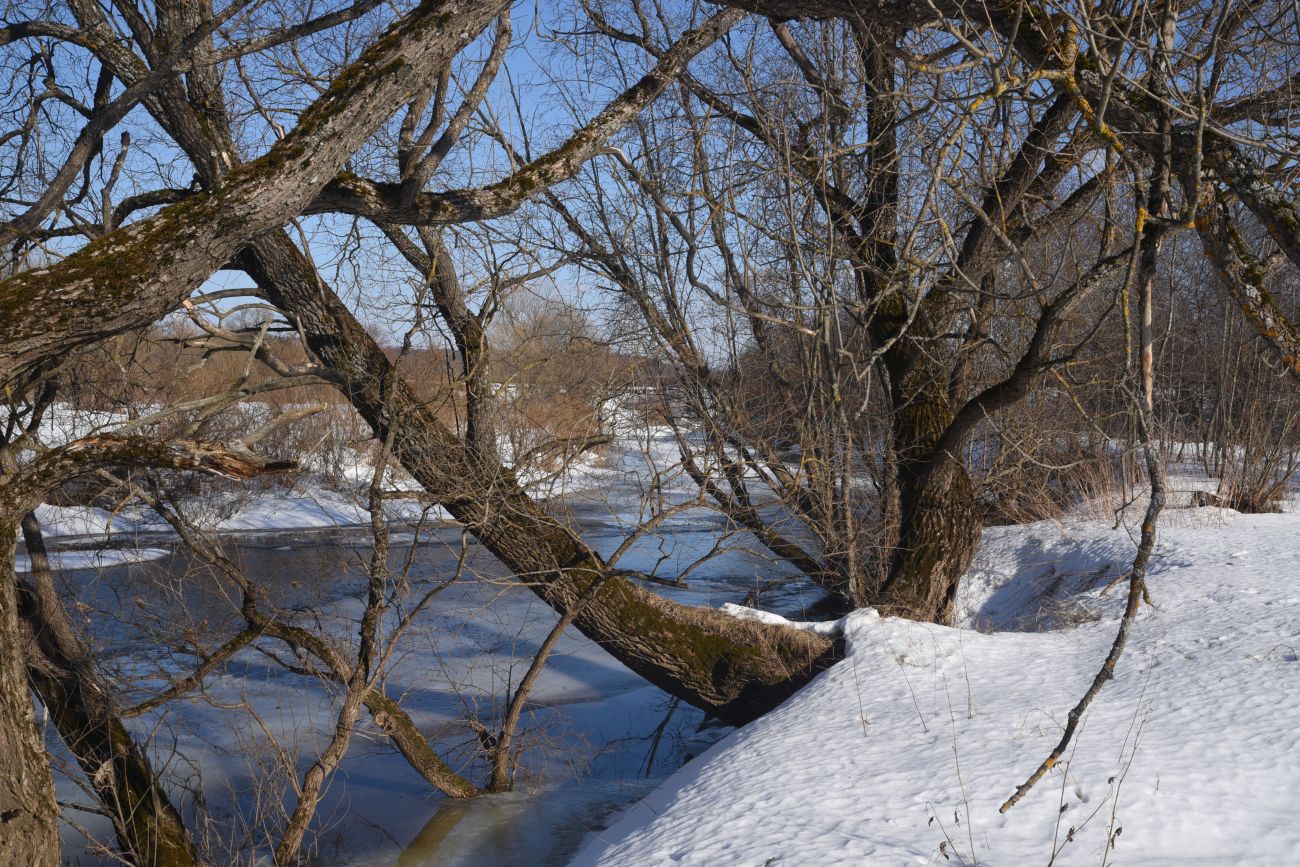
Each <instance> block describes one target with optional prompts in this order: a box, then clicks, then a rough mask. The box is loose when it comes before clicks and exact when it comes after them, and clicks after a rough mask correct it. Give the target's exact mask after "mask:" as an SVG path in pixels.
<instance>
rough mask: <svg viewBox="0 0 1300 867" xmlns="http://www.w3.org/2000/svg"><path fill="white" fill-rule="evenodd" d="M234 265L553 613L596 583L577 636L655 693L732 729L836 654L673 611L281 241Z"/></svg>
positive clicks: (261, 243)
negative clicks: (526, 481)
mask: <svg viewBox="0 0 1300 867" xmlns="http://www.w3.org/2000/svg"><path fill="white" fill-rule="evenodd" d="M240 264H241V267H243V268H244V269H245V270H246V271H247V272H248V273H249V274H250V275H251V276H252V277H253V279H254V280H256V281H257V283H258V285H259V286H261V287H263V289H264V291H266V293H267V295H268V297H269V298H270V300H271V301H272V303H274V304H275V305H276V306H278V307H280V308H281V309H283V310H285V311H286V312H288V313H289V314H290V315H291V316H292V317H293V319H294V321H295V322H296V323H298V325H299V327H300V328H301V329H302V331H303V334H304V336H305V338H306V340H307V344H308V346H309V347H310V349H311V351H312V352H313V353H314V354H315V355H316V356H317V357H318V358H320V360H321V361H322V362H323V363H324V364H326V365H328V366H329V367H331V368H333V369H334V370H335V371H337V372H338V373H339V374H340V375H341V376H342V378H343V384H342V385H341V386H340V387H341V388H342V389H343V391H344V392H345V393H346V394H347V396H348V398H349V399H350V401H351V402H352V405H353V406H354V407H355V408H356V410H357V412H358V413H360V415H361V416H362V417H363V418H364V419H365V420H366V421H367V422H368V423H369V424H370V426H371V427H372V428H373V430H374V432H375V435H376V436H377V437H379V438H380V439H385V438H387V437H389V436H391V437H392V442H393V455H394V457H395V458H396V459H397V460H398V461H399V462H400V463H401V464H402V466H403V467H404V468H405V469H406V470H407V472H409V473H410V474H411V475H412V476H413V477H414V478H415V479H416V481H418V482H419V483H420V484H421V486H423V488H424V489H425V491H426V492H427V493H429V494H430V495H431V496H432V497H433V499H434V500H436V501H437V502H439V503H440V504H441V505H443V506H444V507H445V508H446V509H447V511H449V512H450V513H451V514H452V515H453V516H454V517H455V518H456V519H457V520H458V521H460V522H461V523H463V524H464V525H465V526H466V527H468V528H469V530H470V531H471V532H472V533H473V534H474V536H475V537H476V538H477V539H478V540H479V542H480V543H482V544H483V546H484V547H485V548H487V549H488V550H489V551H491V552H492V553H493V554H494V555H496V557H497V558H498V559H500V560H501V561H502V562H503V563H504V564H505V565H506V566H507V567H509V568H510V569H511V570H512V571H513V572H514V573H515V575H516V576H517V577H518V578H519V580H521V581H524V582H526V583H527V585H528V586H529V587H530V588H531V589H532V590H533V591H534V592H536V593H537V594H538V595H539V596H541V597H542V599H544V600H545V601H546V602H547V604H549V605H550V606H551V607H552V608H554V609H555V610H556V611H558V612H561V613H563V612H565V611H567V610H568V609H569V607H570V606H572V605H574V604H575V603H576V602H577V601H578V600H579V599H580V598H582V597H583V595H584V594H585V593H586V592H587V591H588V589H589V588H591V587H592V585H593V583H599V584H600V586H599V588H598V589H597V590H596V591H595V593H594V595H593V596H592V598H591V599H590V600H589V601H588V602H587V603H586V604H585V605H583V606H582V610H581V611H580V612H579V613H578V615H577V617H576V618H575V621H574V622H575V625H576V626H577V627H578V629H579V630H580V631H581V632H582V633H583V634H584V635H586V636H587V637H588V638H591V639H592V640H594V641H595V642H597V643H598V644H600V645H601V647H603V648H604V649H605V650H607V651H608V652H609V653H610V654H611V655H612V656H614V657H615V658H616V659H618V660H619V661H620V662H622V663H623V664H624V665H626V666H627V667H628V668H630V669H632V670H633V671H635V672H636V673H637V674H639V675H641V676H642V677H644V678H645V679H646V680H648V681H650V682H651V683H653V684H654V685H655V686H658V687H659V688H661V689H663V690H664V691H666V692H668V693H671V694H672V695H675V696H677V697H679V698H681V699H683V700H684V701H687V702H689V703H691V704H693V705H695V706H696V707H699V708H701V709H703V710H706V711H708V712H709V713H712V714H714V715H715V716H717V717H719V718H720V719H722V720H724V721H726V722H729V723H733V724H742V723H745V722H748V721H750V720H752V719H754V718H756V717H758V716H760V715H762V714H763V713H766V712H767V711H768V710H770V709H772V708H773V707H775V706H776V705H777V704H779V703H780V702H781V701H783V700H784V699H785V698H787V697H788V696H789V695H791V694H792V693H793V692H794V691H795V690H796V689H798V688H799V687H800V686H802V685H803V684H804V683H806V682H807V681H808V680H809V679H810V678H811V677H812V676H813V675H814V674H815V673H816V672H818V671H820V670H821V669H822V668H824V667H825V666H826V665H828V664H829V663H830V662H831V661H833V659H834V657H835V651H836V649H835V646H834V645H833V643H832V642H831V641H829V640H828V639H826V638H824V637H820V636H814V635H811V634H810V633H806V632H799V631H795V630H791V629H785V628H781V627H773V626H768V625H764V624H757V623H752V622H748V621H741V620H738V619H736V618H733V617H730V616H728V615H725V614H722V613H720V612H717V611H713V610H710V609H704V608H696V607H691V606H685V605H679V604H677V603H674V602H671V601H668V600H666V599H664V598H662V597H660V596H659V595H657V594H655V593H652V592H650V591H648V590H645V589H643V588H641V587H638V586H637V585H635V584H633V583H632V582H631V581H628V580H627V579H625V578H622V577H619V576H617V575H614V574H612V573H611V570H609V569H608V568H607V567H606V565H605V563H604V562H603V561H602V560H601V558H600V557H599V556H598V555H597V554H596V553H595V552H594V551H592V550H591V549H590V548H589V547H588V546H587V545H586V544H585V543H584V542H583V541H582V540H581V539H580V538H579V537H578V536H577V535H576V534H575V533H574V532H573V531H572V530H570V529H569V528H568V527H566V526H564V525H563V524H561V523H560V522H558V521H557V520H556V519H555V518H553V517H552V516H550V515H548V514H546V513H545V512H544V511H542V510H541V508H540V507H538V505H537V504H536V503H534V502H533V501H532V500H531V499H530V498H529V497H528V495H527V494H526V493H525V492H524V490H523V489H522V488H521V487H520V485H519V483H518V481H517V480H516V479H515V478H514V476H513V475H512V474H511V473H510V472H509V471H508V470H507V469H505V468H504V467H502V466H501V465H500V464H499V463H498V462H496V461H494V460H491V459H489V458H485V457H483V456H480V455H476V454H475V453H474V452H473V451H472V450H471V449H468V448H467V447H466V446H465V444H464V443H463V442H462V441H461V440H460V439H459V438H458V437H456V436H455V435H454V434H453V433H452V432H451V431H449V430H447V428H446V427H445V426H444V425H443V424H442V422H441V421H440V420H439V419H438V418H437V416H436V415H434V414H433V413H432V412H431V411H430V410H429V409H428V407H427V406H425V405H424V404H423V403H422V402H420V401H419V400H418V399H417V398H416V396H415V395H414V394H413V393H412V392H411V390H410V388H409V387H408V386H407V384H406V383H405V381H404V380H403V379H402V378H401V376H400V375H397V374H396V373H395V372H394V371H393V370H392V362H391V361H390V360H389V359H388V357H387V355H385V353H384V352H383V350H382V349H381V348H380V346H379V344H378V343H376V342H375V340H374V338H372V337H371V336H370V335H369V333H368V332H367V331H366V330H365V328H364V327H363V326H362V325H361V324H360V323H359V322H358V321H357V320H356V318H355V317H354V316H353V315H352V313H351V311H349V310H348V309H347V307H346V306H345V305H344V304H343V303H342V302H341V301H340V300H339V299H338V298H337V296H335V295H334V294H333V293H332V292H331V291H329V289H328V288H327V287H325V286H323V285H322V284H321V282H320V281H319V279H318V278H317V276H316V274H315V272H314V270H312V268H311V265H310V263H308V262H306V261H305V260H304V258H303V256H302V253H301V252H299V250H298V249H297V248H296V247H295V246H294V245H293V243H292V241H290V240H289V238H288V237H287V236H286V235H284V234H283V233H271V234H268V235H264V236H263V237H261V238H259V239H258V240H257V241H256V242H255V243H254V244H252V245H251V246H250V247H249V249H248V250H247V251H246V252H245V254H244V255H243V256H242V257H241V261H240Z"/></svg>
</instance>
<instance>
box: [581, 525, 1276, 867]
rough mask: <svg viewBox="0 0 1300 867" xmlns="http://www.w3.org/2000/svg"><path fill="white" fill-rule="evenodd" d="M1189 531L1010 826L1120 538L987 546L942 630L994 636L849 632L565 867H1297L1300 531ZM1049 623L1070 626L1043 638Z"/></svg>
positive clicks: (1074, 673) (1105, 632)
mask: <svg viewBox="0 0 1300 867" xmlns="http://www.w3.org/2000/svg"><path fill="white" fill-rule="evenodd" d="M1199 511H1202V512H1205V513H1207V520H1202V521H1199V522H1198V521H1195V520H1191V521H1186V520H1185V521H1182V522H1181V523H1183V524H1184V525H1185V526H1179V527H1173V528H1170V529H1167V530H1165V531H1164V532H1162V535H1161V544H1160V547H1159V553H1158V557H1157V560H1156V563H1155V568H1154V572H1153V574H1152V576H1151V579H1150V582H1149V584H1150V588H1151V592H1152V596H1153V600H1154V603H1155V607H1154V608H1144V609H1143V611H1142V612H1141V614H1140V616H1139V620H1138V623H1137V624H1136V628H1135V632H1134V634H1133V636H1132V638H1131V640H1130V643H1129V648H1128V651H1127V653H1126V654H1125V656H1124V658H1123V659H1122V660H1121V662H1120V665H1119V668H1118V671H1117V676H1116V678H1115V679H1114V680H1113V681H1112V682H1111V683H1109V684H1108V685H1107V686H1106V688H1105V689H1104V690H1103V691H1102V692H1101V695H1100V697H1099V698H1098V700H1097V702H1096V703H1095V704H1094V705H1093V708H1092V709H1091V711H1090V713H1089V714H1088V715H1087V717H1086V718H1085V720H1084V722H1083V725H1082V727H1081V730H1080V736H1079V738H1078V739H1077V741H1076V743H1075V745H1074V747H1073V748H1072V749H1071V750H1070V751H1068V752H1067V753H1066V757H1065V758H1064V759H1063V760H1062V761H1061V763H1060V764H1059V765H1058V766H1057V768H1056V769H1054V770H1053V771H1052V772H1051V773H1049V775H1048V776H1047V777H1046V778H1044V779H1043V780H1042V781H1041V782H1040V783H1039V784H1038V786H1037V787H1036V788H1035V789H1034V790H1033V791H1032V792H1031V793H1030V794H1029V795H1028V796H1027V797H1026V798H1025V800H1024V801H1022V802H1021V803H1020V804H1019V805H1018V806H1017V807H1015V808H1013V809H1012V810H1011V811H1010V812H1008V813H1006V814H1000V813H999V812H998V807H999V806H1000V804H1001V803H1002V802H1003V801H1004V800H1005V799H1006V798H1007V797H1008V796H1009V795H1010V794H1011V793H1012V791H1014V789H1015V787H1016V786H1017V785H1019V784H1020V783H1021V782H1022V781H1023V780H1024V779H1025V778H1026V777H1027V776H1028V775H1029V773H1030V772H1031V771H1032V770H1033V769H1034V768H1035V767H1037V765H1038V763H1039V762H1041V761H1042V759H1043V758H1045V757H1046V756H1047V754H1048V752H1049V751H1050V750H1051V748H1052V746H1054V745H1055V743H1056V741H1057V739H1058V738H1059V736H1060V732H1061V727H1062V725H1063V724H1064V722H1065V714H1066V712H1067V711H1068V709H1069V708H1070V707H1071V706H1073V704H1074V703H1075V701H1076V700H1077V699H1078V697H1079V696H1080V695H1081V694H1082V692H1083V690H1084V689H1085V688H1086V686H1087V684H1088V683H1089V682H1090V680H1091V678H1092V677H1093V674H1094V673H1095V671H1096V670H1097V668H1098V666H1099V665H1100V663H1101V661H1102V659H1103V658H1104V656H1105V653H1106V650H1107V648H1108V647H1109V645H1110V641H1111V639H1112V637H1113V633H1114V627H1115V621H1116V619H1117V618H1118V616H1119V610H1120V608H1121V606H1122V604H1123V595H1124V586H1123V585H1118V586H1116V587H1114V588H1113V589H1111V590H1109V592H1107V593H1105V594H1104V595H1103V589H1104V588H1105V587H1106V586H1107V585H1108V584H1110V583H1111V582H1112V581H1114V579H1115V578H1116V577H1117V576H1118V575H1120V574H1122V572H1123V571H1124V569H1126V568H1127V565H1128V561H1129V558H1130V557H1131V555H1132V551H1133V542H1132V539H1131V537H1130V535H1129V534H1128V533H1127V532H1126V531H1125V530H1123V529H1120V530H1118V531H1112V530H1110V529H1109V528H1108V527H1105V526H1102V525H1097V524H1076V525H1072V526H1068V527H1060V526H1054V525H1050V524H1037V525H1029V526H1022V527H1009V528H997V529H994V530H990V531H989V532H988V533H987V534H986V537H985V544H984V546H983V550H982V551H981V555H980V557H979V559H978V561H977V563H976V564H975V567H974V568H973V569H972V572H971V575H970V577H969V580H968V581H967V582H966V586H965V588H964V589H963V593H962V596H961V598H960V599H959V614H960V617H961V622H962V623H963V625H964V626H970V625H971V624H979V625H981V626H983V627H984V628H986V629H987V628H990V627H992V628H997V629H1000V630H1004V631H998V632H991V633H989V632H980V631H976V630H974V629H971V628H962V629H952V628H945V627H939V626H933V625H927V624H919V623H912V622H908V621H905V620H898V619H893V618H885V619H881V618H878V617H876V616H875V614H874V613H872V612H858V613H856V614H854V615H851V616H850V617H849V618H848V619H847V620H846V621H845V622H844V623H843V624H842V625H843V628H844V630H845V634H846V639H847V643H848V655H847V658H846V659H845V660H844V661H843V662H841V663H839V664H838V665H836V666H834V667H833V668H832V669H830V670H829V671H827V672H825V673H824V674H823V675H821V676H820V677H818V678H817V679H816V680H815V681H814V682H813V683H811V684H810V685H809V686H808V687H806V688H805V689H804V690H802V691H801V692H800V693H799V694H798V695H797V696H795V697H794V698H793V699H791V700H790V701H788V702H787V703H786V704H785V705H783V706H782V707H781V708H779V709H777V710H776V711H775V712H773V713H771V714H769V715H768V716H766V717H764V718H763V719H761V720H759V721H757V722H756V723H754V724H752V725H750V726H747V727H745V728H743V729H741V730H739V731H737V732H735V733H733V734H732V735H730V736H729V737H727V738H726V739H725V740H723V741H721V742H720V743H718V744H717V745H715V746H714V747H713V748H712V749H710V750H709V751H708V752H706V753H705V754H704V755H702V756H700V757H699V758H698V759H696V760H695V761H693V762H692V763H690V764H689V765H687V766H686V767H684V768H682V769H681V770H680V771H679V772H678V773H677V774H675V775H674V776H673V777H671V778H670V779H669V780H668V781H667V782H666V783H665V784H664V785H663V786H662V787H661V788H659V789H658V790H656V791H655V792H654V793H653V794H651V795H650V796H649V797H647V798H646V799H644V800H643V801H641V802H640V803H638V804H637V805H635V806H634V807H632V808H631V809H630V810H629V811H628V812H627V813H625V814H624V815H623V817H622V818H621V819H619V820H618V821H617V822H616V823H615V824H614V825H613V826H612V827H610V828H609V829H607V830H606V831H603V832H601V833H599V834H597V835H595V836H594V837H593V839H592V840H591V841H590V842H589V843H588V844H587V846H586V847H585V848H584V849H583V850H582V851H581V852H580V853H579V855H578V857H577V859H576V860H575V861H574V862H573V863H574V864H575V865H597V864H599V865H642V864H644V865H650V864H700V865H704V864H707V865H731V864H745V865H765V864H770V865H778V864H781V865H833V864H844V865H850V864H851V865H863V864H872V865H877V864H884V865H892V864H973V863H975V862H978V863H980V864H998V865H1018V864H1031V863H1032V864H1046V863H1048V861H1049V860H1051V858H1052V857H1053V853H1056V862H1055V863H1057V864H1078V863H1085V864H1104V863H1118V864H1192V863H1196V864H1260V865H1265V864H1267V865H1277V864H1293V863H1297V858H1298V857H1300V855H1298V853H1300V823H1297V822H1296V821H1295V811H1296V807H1295V804H1296V802H1297V799H1298V798H1300V750H1298V749H1297V748H1298V747H1300V743H1297V741H1300V726H1298V725H1297V719H1300V661H1298V657H1297V653H1298V652H1300V586H1297V585H1296V569H1295V567H1296V564H1297V563H1300V516H1297V515H1267V516H1240V517H1235V518H1232V517H1229V518H1224V517H1223V516H1222V515H1221V514H1218V513H1217V510H1199ZM1211 511H1215V512H1216V514H1215V515H1212V516H1211V515H1208V513H1209V512H1211ZM1198 523H1199V524H1201V526H1197V524H1198ZM1044 610H1047V611H1048V612H1049V613H1051V614H1052V615H1053V616H1054V617H1057V618H1058V619H1056V620H1052V618H1050V617H1049V618H1047V619H1046V620H1045V619H1044ZM1062 613H1063V616H1062ZM1092 618H1098V619H1096V620H1092ZM1090 621H1091V622H1090ZM1062 623H1078V624H1079V625H1075V626H1073V627H1071V628H1065V629H1059V628H1058V629H1053V630H1050V631H1043V629H1044V626H1045V624H1052V625H1057V626H1059V625H1061V624H1062ZM1008 630H1019V631H1008ZM1108 846H1109V847H1111V848H1110V851H1109V854H1108V855H1107V854H1106V850H1107V847H1108ZM1103 856H1105V857H1103ZM1107 859H1109V860H1107Z"/></svg>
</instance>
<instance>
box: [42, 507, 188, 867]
mask: <svg viewBox="0 0 1300 867" xmlns="http://www.w3.org/2000/svg"><path fill="white" fill-rule="evenodd" d="M22 530H23V539H24V541H25V542H26V543H27V553H28V556H29V557H30V558H31V560H32V580H31V582H27V581H18V582H17V586H18V610H19V616H20V617H21V619H22V625H23V628H24V629H25V631H26V633H27V634H26V638H27V676H28V680H29V682H30V683H31V685H32V689H33V690H34V691H35V692H36V694H37V696H38V697H39V698H40V700H41V704H43V705H44V706H45V708H46V709H47V710H48V711H49V714H50V718H51V719H52V720H53V721H54V725H55V727H56V728H57V729H58V732H59V735H60V736H61V737H62V738H63V742H64V744H66V745H67V747H68V751H69V752H70V753H72V755H73V756H74V757H75V758H76V760H77V763H78V764H79V765H80V766H81V769H82V770H83V771H84V772H85V774H86V778H87V779H88V780H89V781H90V783H91V785H92V786H93V787H94V788H95V791H96V793H97V794H98V795H99V800H100V803H101V804H103V805H104V807H105V809H106V810H107V812H108V813H109V818H110V819H111V820H112V822H113V829H114V831H115V832H116V833H117V841H118V846H119V847H120V848H121V850H122V854H123V856H124V857H125V858H127V859H128V860H129V861H130V862H131V863H133V864H141V865H144V864H148V865H157V867H185V865H192V864H194V863H195V856H194V850H193V849H192V847H191V845H190V838H189V832H188V831H186V829H185V823H184V822H183V821H182V820H181V817H180V813H178V812H177V811H176V808H175V807H174V806H172V803H171V801H170V799H168V797H167V793H166V792H165V791H164V790H163V787H162V783H161V782H160V781H159V779H158V776H157V775H156V774H155V773H154V771H153V768H152V767H151V766H150V763H149V759H148V758H147V757H146V756H145V754H144V751H143V750H141V749H140V747H139V746H138V745H137V744H136V743H135V741H134V740H133V739H132V737H131V734H130V732H128V731H127V729H126V726H124V725H123V724H122V721H121V720H120V719H119V718H118V717H117V715H116V713H115V712H114V710H113V700H112V698H111V696H110V695H109V692H108V691H107V690H106V689H105V688H104V686H103V685H102V684H101V683H100V682H99V680H98V678H96V676H95V673H94V670H93V668H92V664H91V662H90V660H89V659H88V658H87V654H86V651H85V648H84V647H83V646H82V644H81V642H80V641H79V640H78V639H77V636H76V634H75V633H74V632H73V630H72V626H71V624H70V623H69V622H68V618H67V614H66V612H65V611H64V608H63V603H62V601H61V600H60V599H59V596H58V593H57V592H56V590H55V588H54V582H53V580H52V575H51V573H50V569H49V559H48V556H47V555H46V551H45V543H44V541H43V539H42V538H41V533H40V525H39V524H38V523H37V522H36V517H35V516H34V515H32V514H31V513H30V512H29V513H28V514H27V515H26V516H25V517H24V518H23V520H22Z"/></svg>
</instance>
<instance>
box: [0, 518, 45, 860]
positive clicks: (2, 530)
mask: <svg viewBox="0 0 1300 867" xmlns="http://www.w3.org/2000/svg"><path fill="white" fill-rule="evenodd" d="M17 536H18V517H17V516H16V515H12V514H2V513H0V864H31V865H36V867H45V865H50V867H53V865H56V864H58V863H59V830H58V816H59V808H58V805H57V804H55V802H54V783H53V781H52V779H51V777H50V762H49V759H48V758H47V757H46V755H45V750H44V749H43V748H42V746H41V741H40V737H39V735H38V734H37V730H36V725H35V720H34V718H33V709H32V699H31V693H30V692H29V691H28V689H27V673H26V671H25V670H24V667H23V642H22V638H21V633H20V632H19V627H18V594H17V590H18V587H17V580H16V576H15V574H14V542H15V540H16V539H17Z"/></svg>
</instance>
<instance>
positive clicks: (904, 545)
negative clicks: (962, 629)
mask: <svg viewBox="0 0 1300 867" xmlns="http://www.w3.org/2000/svg"><path fill="white" fill-rule="evenodd" d="M904 342H905V341H899V343H900V344H902V343H904ZM893 392H894V420H893V436H894V452H895V455H896V460H897V473H898V500H899V520H900V524H899V537H898V544H897V546H896V547H895V548H894V550H893V553H892V555H891V557H890V564H889V573H888V575H887V576H886V578H885V582H884V584H883V585H881V588H880V592H879V595H878V598H877V600H876V602H875V604H876V606H877V607H878V608H880V609H881V611H882V613H886V614H895V615H899V616H904V617H910V618H912V619H915V620H930V621H933V622H935V623H951V622H952V609H953V601H954V599H955V598H956V594H957V585H958V583H959V582H960V581H961V577H962V575H964V574H965V573H966V570H967V569H968V568H970V564H971V560H972V559H974V557H975V549H976V547H977V546H978V545H979V539H980V529H981V523H980V517H979V511H978V509H977V508H976V503H975V487H974V485H973V484H972V482H971V479H970V475H969V474H968V473H967V472H966V468H965V466H964V465H963V464H962V461H961V455H960V454H956V455H952V454H947V453H942V452H938V451H936V450H935V445H936V444H937V443H938V441H939V439H940V438H941V437H942V436H943V434H944V432H945V431H946V430H947V429H948V425H949V424H951V423H952V420H953V412H952V408H951V406H950V404H949V402H948V389H947V376H946V371H945V370H944V369H943V368H942V367H940V366H939V365H938V364H935V363H934V362H933V361H930V360H929V359H921V360H918V361H916V362H914V366H913V369H912V370H911V371H909V372H908V373H907V374H905V375H904V376H903V378H902V381H901V382H896V383H895V384H894V386H893Z"/></svg>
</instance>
